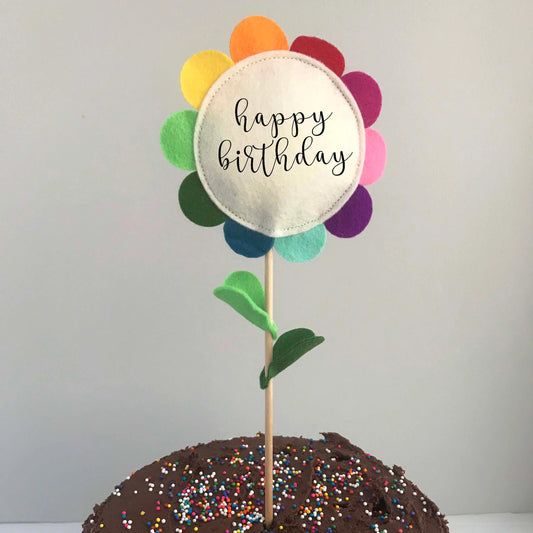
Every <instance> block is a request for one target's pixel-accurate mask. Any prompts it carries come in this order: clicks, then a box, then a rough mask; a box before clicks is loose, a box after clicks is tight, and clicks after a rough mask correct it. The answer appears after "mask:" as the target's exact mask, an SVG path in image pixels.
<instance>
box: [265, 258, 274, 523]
mask: <svg viewBox="0 0 533 533" xmlns="http://www.w3.org/2000/svg"><path fill="white" fill-rule="evenodd" d="M273 296H274V255H273V252H272V250H270V251H269V252H268V253H267V254H266V255H265V309H266V312H267V313H268V316H269V317H270V319H271V320H273V314H274V305H273V303H274V302H273V299H274V298H273ZM273 345H274V339H273V338H272V333H270V332H269V331H267V332H266V333H265V374H266V375H268V367H269V365H270V363H271V362H272V347H273ZM273 381H274V380H272V379H271V380H270V381H269V383H268V387H267V388H266V390H265V522H266V526H267V527H270V525H271V524H272V520H273V519H274V509H273V503H274V502H273V485H274V480H273V472H274V447H273V415H274V413H273V409H274V406H273V404H274V401H273V400H274V391H273Z"/></svg>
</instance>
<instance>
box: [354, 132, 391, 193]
mask: <svg viewBox="0 0 533 533" xmlns="http://www.w3.org/2000/svg"><path fill="white" fill-rule="evenodd" d="M365 140H366V142H365V145H366V148H365V162H364V164H363V172H362V173H361V179H360V180H359V185H371V184H372V183H375V182H376V181H378V179H379V178H381V175H382V174H383V171H384V170H385V161H386V160H387V147H386V146H385V141H384V140H383V137H382V136H381V135H380V134H379V133H378V132H377V131H376V130H373V129H370V128H368V129H366V130H365Z"/></svg>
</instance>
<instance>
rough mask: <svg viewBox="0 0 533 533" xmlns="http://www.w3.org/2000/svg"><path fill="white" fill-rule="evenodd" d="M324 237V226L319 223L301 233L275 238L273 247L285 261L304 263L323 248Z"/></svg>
mask: <svg viewBox="0 0 533 533" xmlns="http://www.w3.org/2000/svg"><path fill="white" fill-rule="evenodd" d="M326 237H327V231H326V226H324V224H319V225H318V226H315V227H314V228H311V229H310V230H308V231H304V232H303V233H297V234H296V235H289V236H288V237H278V238H276V241H275V242H274V248H275V249H276V252H278V254H279V255H281V257H283V258H285V259H287V261H292V262H294V263H305V262H306V261H311V259H314V258H315V257H316V256H317V255H318V254H319V253H320V252H321V251H322V250H323V249H324V246H325V244H326Z"/></svg>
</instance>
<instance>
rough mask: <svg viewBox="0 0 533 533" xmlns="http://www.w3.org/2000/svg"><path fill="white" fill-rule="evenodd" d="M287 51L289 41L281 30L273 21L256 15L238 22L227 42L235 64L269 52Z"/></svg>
mask: <svg viewBox="0 0 533 533" xmlns="http://www.w3.org/2000/svg"><path fill="white" fill-rule="evenodd" d="M288 49H289V41H287V37H286V35H285V33H283V30H282V29H281V28H280V27H279V26H278V25H277V24H276V23H275V22H274V21H273V20H270V19H269V18H266V17H261V16H257V15H254V16H252V17H248V18H245V19H244V20H242V21H241V22H239V24H237V26H235V29H234V30H233V33H232V34H231V38H230V42H229V50H230V54H231V58H232V59H233V61H235V62H237V61H241V60H242V59H244V58H246V57H249V56H253V55H255V54H260V53H261V52H268V51H269V50H288Z"/></svg>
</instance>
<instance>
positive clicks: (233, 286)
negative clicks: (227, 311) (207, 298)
mask: <svg viewBox="0 0 533 533" xmlns="http://www.w3.org/2000/svg"><path fill="white" fill-rule="evenodd" d="M213 293H214V295H215V296H216V297H217V298H219V299H220V300H222V301H223V302H226V303H227V304H228V305H229V306H231V307H233V309H235V311H237V313H239V314H240V315H242V316H243V317H244V318H246V320H249V321H250V322H251V323H252V324H254V325H255V326H257V327H258V328H261V329H262V330H264V331H270V333H272V337H274V338H276V337H277V335H278V328H277V327H276V324H274V322H273V321H272V320H270V317H269V316H268V313H267V312H266V311H265V291H264V289H263V285H261V282H260V281H259V280H258V279H257V277H256V276H254V275H253V274H252V273H251V272H247V271H246V270H238V271H237V272H233V273H232V274H230V275H229V276H228V277H227V278H226V279H225V280H224V283H223V285H222V286H221V287H217V288H216V289H215V290H214V291H213Z"/></svg>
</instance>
